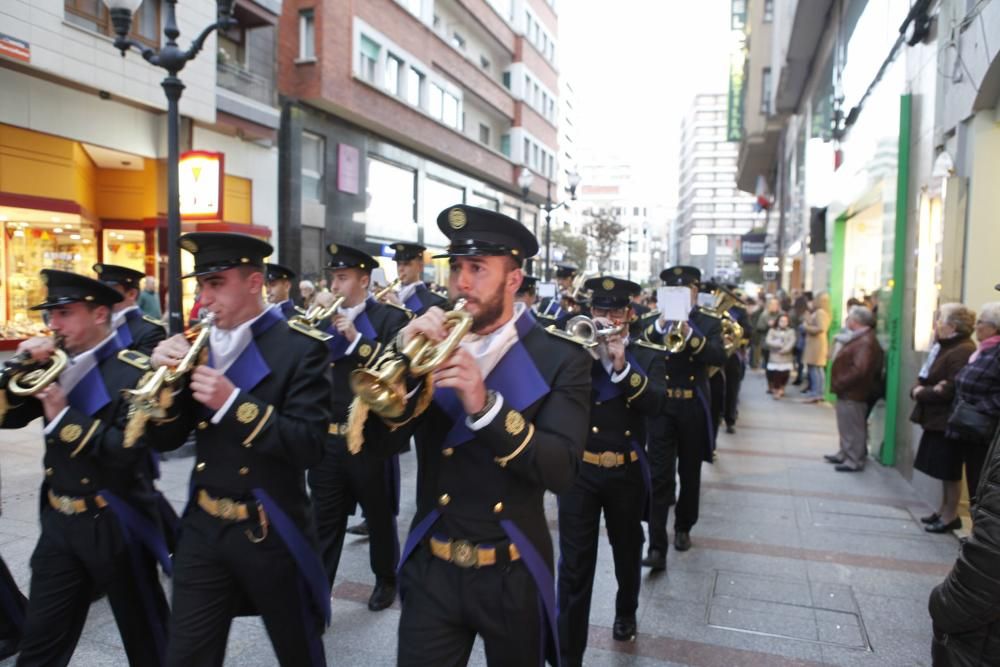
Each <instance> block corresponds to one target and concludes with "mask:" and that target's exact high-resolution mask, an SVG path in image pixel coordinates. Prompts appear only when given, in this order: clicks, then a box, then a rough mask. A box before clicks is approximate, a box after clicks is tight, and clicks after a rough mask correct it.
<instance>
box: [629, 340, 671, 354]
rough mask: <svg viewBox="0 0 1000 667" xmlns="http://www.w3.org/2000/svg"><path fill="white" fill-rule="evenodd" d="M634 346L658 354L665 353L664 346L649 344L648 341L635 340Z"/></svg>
mask: <svg viewBox="0 0 1000 667" xmlns="http://www.w3.org/2000/svg"><path fill="white" fill-rule="evenodd" d="M635 344H636V345H640V346H642V347H648V348H649V349H651V350H657V351H658V352H666V351H667V346H666V345H657V344H656V343H650V342H649V341H648V340H645V339H643V338H639V339H637V340H636V341H635Z"/></svg>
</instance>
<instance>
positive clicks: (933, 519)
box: [920, 512, 941, 523]
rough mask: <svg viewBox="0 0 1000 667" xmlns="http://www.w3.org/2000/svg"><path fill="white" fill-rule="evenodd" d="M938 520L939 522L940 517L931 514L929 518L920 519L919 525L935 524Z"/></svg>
mask: <svg viewBox="0 0 1000 667" xmlns="http://www.w3.org/2000/svg"><path fill="white" fill-rule="evenodd" d="M940 520H941V515H940V514H938V513H937V512H934V514H931V515H930V516H922V517H920V523H937V522H938V521H940Z"/></svg>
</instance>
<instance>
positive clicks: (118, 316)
mask: <svg viewBox="0 0 1000 667" xmlns="http://www.w3.org/2000/svg"><path fill="white" fill-rule="evenodd" d="M133 310H139V306H129V307H128V308H122V309H121V310H119V311H118V312H117V313H114V314H112V315H111V328H112V329H117V328H118V327H120V326H121V325H123V324H125V317H126V316H127V315H128V314H129V313H130V312H132V311H133Z"/></svg>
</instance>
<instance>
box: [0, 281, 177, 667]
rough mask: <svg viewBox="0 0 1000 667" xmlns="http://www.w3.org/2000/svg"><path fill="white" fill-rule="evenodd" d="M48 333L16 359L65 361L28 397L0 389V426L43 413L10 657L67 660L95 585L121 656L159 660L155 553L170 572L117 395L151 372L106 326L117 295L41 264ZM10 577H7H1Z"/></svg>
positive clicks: (143, 665)
mask: <svg viewBox="0 0 1000 667" xmlns="http://www.w3.org/2000/svg"><path fill="white" fill-rule="evenodd" d="M42 281H43V282H44V283H45V284H46V286H47V292H48V293H47V296H46V299H45V301H44V302H42V303H40V304H38V305H36V306H34V307H33V308H34V309H35V310H46V311H48V324H49V328H50V329H51V330H52V332H53V336H51V337H49V336H43V337H36V338H30V339H28V340H26V341H23V342H22V343H21V344H20V346H19V348H18V354H19V355H23V356H27V357H30V358H31V359H32V360H34V361H36V362H39V363H46V362H48V361H49V360H50V359H51V358H52V355H53V354H55V351H56V349H57V347H56V346H57V344H58V346H59V348H60V349H61V350H62V351H64V352H65V353H66V354H67V355H68V356H69V361H70V363H69V364H68V365H67V366H66V368H65V369H64V370H63V371H62V373H61V374H60V375H59V377H58V379H57V380H56V381H54V382H52V383H51V384H49V385H48V386H46V387H45V388H44V389H41V390H40V391H38V392H37V393H36V394H34V396H30V397H19V396H16V395H15V394H13V393H12V392H11V391H10V387H9V385H8V387H7V388H6V392H5V393H6V405H7V410H6V412H5V414H4V415H3V421H2V427H3V428H22V427H24V426H25V425H27V424H29V423H30V422H32V421H34V420H35V419H37V418H38V417H42V418H43V419H44V424H45V425H44V428H43V430H42V432H43V433H44V436H45V454H44V466H45V477H44V479H43V481H42V485H41V492H40V494H39V505H40V517H39V521H40V523H41V534H40V535H39V538H38V543H37V544H36V546H35V550H34V552H33V553H32V555H31V589H30V592H29V600H28V607H27V612H26V616H25V619H24V625H23V635H22V637H21V642H20V655H19V657H18V661H17V664H18V665H24V666H25V667H30V666H35V665H38V666H43V665H44V666H45V667H49V666H51V665H63V666H64V665H66V664H68V663H69V661H70V659H71V657H72V655H73V652H74V650H75V648H76V644H77V642H78V640H79V638H80V634H81V632H82V631H83V627H84V623H85V622H86V620H87V613H88V611H89V610H90V603H91V600H92V599H93V596H94V593H95V592H106V593H107V596H108V601H109V602H110V604H111V609H112V611H113V612H114V616H115V621H116V622H117V624H118V630H119V632H120V633H121V637H122V643H123V644H124V646H125V653H126V655H127V658H128V663H129V664H130V665H132V666H133V667H147V666H150V667H155V666H156V665H162V664H164V655H165V652H166V637H167V616H168V609H167V600H166V596H165V595H164V594H163V589H162V588H161V586H160V580H159V576H158V573H157V571H156V563H157V560H159V562H160V563H161V564H162V566H163V569H164V571H166V572H168V573H169V572H170V571H171V565H170V560H169V555H168V553H167V546H166V539H165V535H164V531H163V527H162V524H161V523H160V514H159V510H158V507H157V501H156V494H155V492H154V490H153V485H152V479H151V476H150V474H149V468H148V465H147V464H148V450H147V441H146V440H144V439H142V438H138V439H135V440H130V439H129V438H127V437H126V434H125V432H126V423H127V420H128V415H129V404H128V402H127V401H126V400H125V398H124V396H123V390H125V389H131V388H133V387H135V386H136V385H137V384H138V383H139V381H140V379H141V378H142V377H143V376H144V375H145V374H146V373H147V372H148V371H149V370H150V366H149V359H148V357H146V356H145V355H144V354H142V353H140V352H137V351H135V350H128V349H125V348H124V346H123V345H122V343H121V341H120V339H119V337H118V336H117V334H116V332H115V330H114V329H113V328H112V325H111V318H112V315H111V311H112V306H113V305H114V304H116V303H119V302H120V301H121V300H122V296H121V293H120V292H119V291H118V290H115V289H113V288H112V287H110V286H108V285H107V284H105V283H103V282H100V281H97V280H94V279H92V278H88V277H86V276H81V275H77V274H75V273H68V272H65V271H55V270H51V269H45V270H43V271H42ZM8 583H9V582H8Z"/></svg>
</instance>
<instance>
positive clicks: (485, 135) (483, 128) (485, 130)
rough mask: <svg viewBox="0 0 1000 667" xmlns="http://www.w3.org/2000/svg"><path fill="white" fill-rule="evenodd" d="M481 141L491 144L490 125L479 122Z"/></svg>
mask: <svg viewBox="0 0 1000 667" xmlns="http://www.w3.org/2000/svg"><path fill="white" fill-rule="evenodd" d="M479 143H481V144H483V145H485V146H489V145H490V126H489V125H483V124H482V123H480V124H479Z"/></svg>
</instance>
